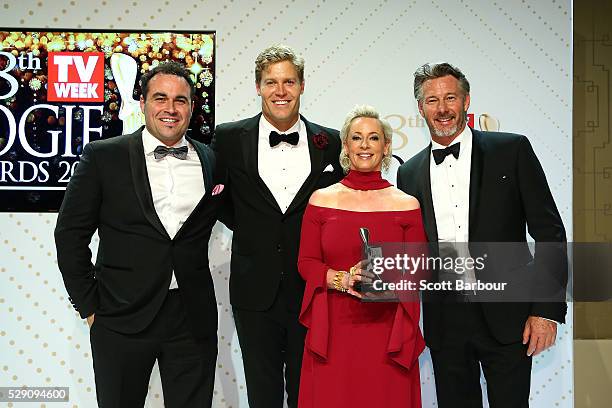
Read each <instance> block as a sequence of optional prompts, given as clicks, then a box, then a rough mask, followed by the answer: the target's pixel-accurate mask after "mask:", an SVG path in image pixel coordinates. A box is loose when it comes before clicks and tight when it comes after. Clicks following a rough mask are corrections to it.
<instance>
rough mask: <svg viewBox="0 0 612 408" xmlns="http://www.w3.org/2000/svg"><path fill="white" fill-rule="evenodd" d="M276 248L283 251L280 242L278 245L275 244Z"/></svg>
mask: <svg viewBox="0 0 612 408" xmlns="http://www.w3.org/2000/svg"><path fill="white" fill-rule="evenodd" d="M276 250H277V251H278V252H283V249H282V248H281V246H280V244H278V245H277V246H276Z"/></svg>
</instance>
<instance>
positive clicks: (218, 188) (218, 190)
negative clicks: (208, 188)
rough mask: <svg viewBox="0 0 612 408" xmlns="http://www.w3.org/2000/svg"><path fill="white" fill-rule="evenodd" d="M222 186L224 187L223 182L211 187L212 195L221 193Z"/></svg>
mask: <svg viewBox="0 0 612 408" xmlns="http://www.w3.org/2000/svg"><path fill="white" fill-rule="evenodd" d="M224 188H225V185H224V184H217V185H216V186H214V187H213V189H212V195H213V196H216V195H217V194H221V192H222V191H223V189H224Z"/></svg>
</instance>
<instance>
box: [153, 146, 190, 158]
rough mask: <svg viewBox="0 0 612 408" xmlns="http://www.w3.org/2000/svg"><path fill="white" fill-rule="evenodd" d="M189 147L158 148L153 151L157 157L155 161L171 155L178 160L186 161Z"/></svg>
mask: <svg viewBox="0 0 612 408" xmlns="http://www.w3.org/2000/svg"><path fill="white" fill-rule="evenodd" d="M187 150H188V149H187V146H181V147H166V146H157V147H156V148H155V150H153V154H154V155H155V159H156V160H159V159H163V158H164V157H166V156H168V155H170V156H174V157H176V158H177V159H180V160H185V159H186V158H187Z"/></svg>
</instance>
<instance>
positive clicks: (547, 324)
mask: <svg viewBox="0 0 612 408" xmlns="http://www.w3.org/2000/svg"><path fill="white" fill-rule="evenodd" d="M556 338H557V322H554V321H552V320H548V319H545V318H543V317H538V316H529V318H528V319H527V322H526V323H525V330H523V344H527V343H528V342H529V347H527V355H528V356H537V355H538V354H540V353H541V352H542V351H544V350H546V349H547V348H549V347H550V346H552V345H553V344H555V339H556Z"/></svg>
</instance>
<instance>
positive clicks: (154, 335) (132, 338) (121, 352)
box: [90, 290, 217, 408]
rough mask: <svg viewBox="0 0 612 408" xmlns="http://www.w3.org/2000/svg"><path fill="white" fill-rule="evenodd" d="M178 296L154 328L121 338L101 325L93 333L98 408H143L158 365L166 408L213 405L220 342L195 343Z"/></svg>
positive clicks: (171, 295) (168, 302) (173, 295)
mask: <svg viewBox="0 0 612 408" xmlns="http://www.w3.org/2000/svg"><path fill="white" fill-rule="evenodd" d="M187 319H188V317H187V314H186V312H185V308H184V306H183V302H182V301H181V298H180V294H179V291H178V290H170V291H169V292H168V295H167V297H166V299H165V301H164V303H163V305H162V307H161V309H160V310H159V312H158V313H157V316H155V318H154V319H153V321H152V322H151V324H150V325H149V326H148V327H147V328H146V329H145V330H144V331H142V332H140V333H136V334H122V333H117V332H114V331H112V330H111V329H109V328H107V327H105V326H103V325H102V324H101V323H97V321H96V320H94V324H93V325H92V326H91V329H90V339H91V351H92V356H93V366H94V374H95V379H96V393H97V397H98V406H99V407H100V408H124V407H125V408H135V407H143V406H144V403H145V399H146V396H147V392H148V385H149V379H150V376H151V371H152V369H153V365H154V363H155V360H157V362H158V365H159V371H160V376H161V383H162V390H163V394H164V405H165V407H166V408H196V407H197V408H200V407H210V406H211V405H212V395H213V386H214V381H215V365H216V359H217V338H216V336H211V337H210V338H207V339H204V340H202V341H196V339H195V338H194V337H193V335H192V333H191V330H190V328H189V322H188V320H187Z"/></svg>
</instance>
